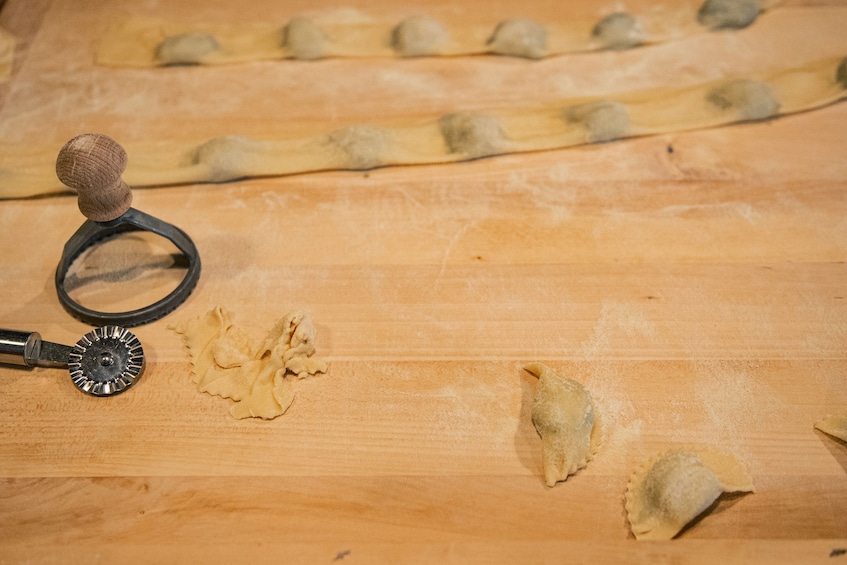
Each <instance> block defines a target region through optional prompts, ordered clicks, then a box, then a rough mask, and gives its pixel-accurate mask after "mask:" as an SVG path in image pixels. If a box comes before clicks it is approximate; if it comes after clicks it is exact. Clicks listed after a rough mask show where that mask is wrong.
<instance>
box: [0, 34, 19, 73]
mask: <svg viewBox="0 0 847 565" xmlns="http://www.w3.org/2000/svg"><path fill="white" fill-rule="evenodd" d="M14 58H15V37H14V36H13V35H12V34H11V33H9V32H8V31H6V30H5V29H3V28H0V82H5V81H7V80H9V77H10V76H11V75H12V63H13V61H14Z"/></svg>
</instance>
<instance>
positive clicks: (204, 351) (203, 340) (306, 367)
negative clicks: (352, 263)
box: [172, 306, 326, 420]
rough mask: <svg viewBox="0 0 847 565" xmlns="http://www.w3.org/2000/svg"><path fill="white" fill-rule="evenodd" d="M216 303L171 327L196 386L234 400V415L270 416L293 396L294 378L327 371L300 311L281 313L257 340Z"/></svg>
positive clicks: (311, 329)
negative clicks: (188, 361)
mask: <svg viewBox="0 0 847 565" xmlns="http://www.w3.org/2000/svg"><path fill="white" fill-rule="evenodd" d="M232 318H233V316H232V314H231V313H230V312H229V311H227V310H226V309H225V308H223V307H220V306H218V307H216V308H214V309H212V310H210V311H209V312H207V313H206V314H203V315H201V316H198V317H197V318H194V319H192V320H186V321H184V322H181V323H179V324H178V325H176V326H174V327H173V328H172V329H174V330H175V331H176V332H177V333H179V334H181V335H182V336H183V340H184V341H185V345H186V347H187V349H188V352H189V354H190V355H191V362H192V363H193V365H194V371H193V374H194V376H193V382H194V383H196V384H197V390H198V391H200V392H206V393H208V394H212V395H216V396H221V397H223V398H230V399H232V400H234V401H235V405H234V406H233V407H232V408H231V410H230V413H231V414H232V416H233V418H236V419H242V418H263V419H266V420H270V419H273V418H276V417H277V416H281V415H282V414H285V412H286V410H288V407H289V406H291V403H292V402H293V401H294V386H293V381H296V380H298V379H304V378H307V377H311V376H314V375H316V374H317V373H325V372H326V362H324V361H323V360H321V359H319V358H317V357H314V354H315V344H314V342H315V326H314V325H313V324H312V320H311V318H309V317H308V316H306V315H305V314H303V313H302V312H294V313H291V314H288V315H287V316H285V317H283V318H281V319H280V320H279V321H278V322H277V323H276V325H274V327H273V329H272V330H271V331H270V332H269V333H268V335H267V337H265V339H264V340H263V341H261V342H259V345H258V346H256V345H254V344H255V343H256V341H254V340H251V339H250V338H249V337H248V336H247V335H246V334H244V333H243V332H242V330H241V329H239V328H238V327H236V326H234V325H233V323H232Z"/></svg>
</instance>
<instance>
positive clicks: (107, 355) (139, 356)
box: [0, 326, 144, 396]
mask: <svg viewBox="0 0 847 565" xmlns="http://www.w3.org/2000/svg"><path fill="white" fill-rule="evenodd" d="M0 364H6V365H16V366H19V367H29V368H31V367H55V368H67V370H68V373H69V374H70V377H71V380H72V381H73V383H74V385H75V386H76V387H77V388H78V389H79V390H81V391H82V392H84V393H86V394H91V395H93V396H112V395H115V394H118V393H120V392H123V391H125V390H126V389H128V388H129V387H131V386H132V385H133V384H135V382H136V381H137V380H138V379H139V378H140V377H141V374H142V373H143V371H144V349H143V348H142V347H141V342H140V341H139V340H138V338H137V337H136V336H135V334H133V333H132V332H131V331H129V330H127V329H125V328H122V327H120V326H104V327H102V328H97V329H95V330H93V331H91V332H88V333H87V334H85V335H84V336H82V337H81V338H80V340H79V341H78V342H76V345H73V346H69V345H62V344H60V343H53V342H50V341H44V340H43V339H41V335H40V334H39V333H38V332H23V331H18V330H8V329H0Z"/></svg>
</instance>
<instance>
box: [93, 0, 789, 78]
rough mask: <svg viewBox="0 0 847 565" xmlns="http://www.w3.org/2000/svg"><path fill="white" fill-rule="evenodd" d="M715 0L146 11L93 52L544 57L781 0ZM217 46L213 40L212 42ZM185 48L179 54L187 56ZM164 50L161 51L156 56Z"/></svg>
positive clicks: (150, 63) (704, 23)
mask: <svg viewBox="0 0 847 565" xmlns="http://www.w3.org/2000/svg"><path fill="white" fill-rule="evenodd" d="M710 2H712V3H714V2H715V0H707V1H706V2H705V3H704V1H703V0H677V1H676V2H665V3H664V4H662V3H657V4H656V5H655V6H653V7H652V9H651V10H649V11H647V12H645V13H643V14H626V13H622V12H611V13H610V12H609V8H608V7H604V8H603V9H601V10H599V11H597V12H595V13H579V12H573V11H568V12H566V14H565V17H563V18H562V19H561V20H560V21H551V22H543V21H539V22H535V21H531V20H527V19H523V18H519V17H515V18H512V19H504V20H502V21H494V22H488V23H480V24H478V25H462V26H456V25H450V24H449V22H441V21H438V20H435V19H433V18H431V17H429V16H426V15H420V14H415V15H410V16H409V17H406V18H404V19H400V20H399V21H396V22H380V21H374V20H368V19H367V18H361V20H360V21H357V22H355V23H350V22H349V21H341V22H339V21H336V20H334V19H333V18H332V17H331V15H329V16H327V15H321V14H317V15H315V16H297V17H295V18H292V19H291V20H289V21H288V22H287V23H285V22H279V23H268V24H265V25H261V24H256V25H242V26H221V25H202V24H190V23H182V22H174V21H167V20H156V19H149V18H133V19H129V20H126V21H123V22H120V23H118V24H116V25H115V26H114V27H113V28H112V29H111V30H110V31H109V32H108V33H107V34H106V35H105V36H104V37H103V38H102V40H101V42H100V44H99V47H98V50H97V57H96V60H97V62H98V63H99V64H101V65H110V66H123V67H155V66H162V65H169V64H186V63H190V64H202V65H221V64H234V63H243V62H246V61H257V60H272V59H288V58H290V59H301V60H312V59H321V58H325V57H392V56H400V57H422V56H458V55H482V54H496V55H507V56H514V57H524V58H528V59H540V58H543V57H548V56H551V55H559V54H562V53H575V52H584V51H595V50H599V49H628V48H631V47H636V46H639V45H645V44H655V43H662V42H667V41H673V40H678V39H682V38H685V37H690V36H692V35H696V34H699V33H704V32H708V31H714V30H718V29H730V28H733V29H737V28H739V27H746V26H748V25H751V24H752V23H753V22H754V21H755V20H756V19H757V18H758V17H759V16H760V15H761V13H763V12H765V11H767V10H771V9H773V8H775V7H776V6H777V5H779V4H780V3H781V0H720V2H718V3H719V4H727V5H730V8H737V5H739V4H741V5H744V7H745V8H746V10H745V11H746V12H748V17H746V18H744V24H743V25H740V24H738V23H737V22H736V23H735V24H733V25H726V24H722V23H721V16H720V14H724V13H727V10H726V9H723V8H719V9H718V10H711V11H710V14H711V17H707V18H704V16H703V14H704V12H703V10H704V6H705V5H706V4H709V3H710ZM186 37H194V38H200V37H202V38H204V39H203V40H202V41H200V42H199V43H198V47H199V50H198V51H197V52H196V53H197V54H196V55H194V54H192V55H190V56H188V57H183V56H180V57H176V58H171V57H169V56H167V51H168V49H167V48H166V49H163V48H162V46H163V44H164V45H165V46H166V47H167V44H168V43H169V42H173V41H174V40H175V39H177V40H181V39H183V38H186ZM211 45H214V46H215V48H210V46H211ZM184 53H185V52H183V54H184ZM162 55H165V56H162Z"/></svg>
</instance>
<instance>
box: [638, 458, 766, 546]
mask: <svg viewBox="0 0 847 565" xmlns="http://www.w3.org/2000/svg"><path fill="white" fill-rule="evenodd" d="M754 490H755V489H754V487H753V479H752V478H751V477H750V475H749V474H748V473H747V470H746V469H745V468H744V466H743V465H742V464H741V463H740V462H739V461H738V460H737V459H736V458H735V457H734V456H732V455H728V454H724V453H720V452H717V451H714V450H711V449H701V448H691V449H672V450H670V451H666V452H664V453H661V454H658V455H655V456H654V457H652V458H651V459H650V460H649V461H648V462H647V463H646V464H644V465H643V466H642V467H640V468H639V469H638V470H637V471H635V473H633V475H632V478H631V479H630V482H629V486H628V488H627V491H626V511H627V518H628V520H629V523H630V527H631V528H632V533H633V534H634V535H635V537H636V539H639V540H669V539H672V538H673V537H675V536H676V535H677V534H678V533H679V532H680V530H682V529H683V528H684V527H685V525H686V524H688V523H689V522H691V520H693V519H694V518H696V517H697V516H699V515H700V514H701V513H702V512H703V511H705V510H706V509H707V508H709V506H711V505H712V503H713V502H714V501H715V500H716V499H717V498H718V497H719V496H720V495H721V494H722V493H724V492H753V491H754Z"/></svg>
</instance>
